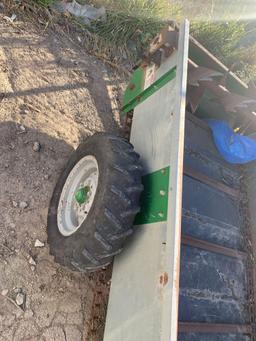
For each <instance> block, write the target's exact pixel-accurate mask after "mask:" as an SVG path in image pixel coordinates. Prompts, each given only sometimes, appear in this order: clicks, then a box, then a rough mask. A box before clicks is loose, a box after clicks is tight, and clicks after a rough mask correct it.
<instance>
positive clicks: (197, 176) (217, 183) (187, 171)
mask: <svg viewBox="0 0 256 341" xmlns="http://www.w3.org/2000/svg"><path fill="white" fill-rule="evenodd" d="M183 172H184V174H185V175H187V176H189V177H191V178H193V179H196V180H198V181H200V182H203V183H204V184H206V185H209V186H211V187H214V188H216V189H217V190H219V191H221V192H224V193H226V194H228V195H231V196H232V197H235V198H238V197H239V191H238V190H237V189H234V188H231V187H229V186H227V185H225V184H223V183H222V182H220V181H217V180H215V179H213V178H210V177H209V176H207V175H205V174H202V173H199V172H197V171H194V170H193V169H191V168H189V167H185V168H184V171H183Z"/></svg>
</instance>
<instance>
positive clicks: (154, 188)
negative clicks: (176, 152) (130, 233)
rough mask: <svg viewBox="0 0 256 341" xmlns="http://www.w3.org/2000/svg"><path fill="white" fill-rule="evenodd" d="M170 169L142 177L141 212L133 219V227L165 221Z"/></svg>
mask: <svg viewBox="0 0 256 341" xmlns="http://www.w3.org/2000/svg"><path fill="white" fill-rule="evenodd" d="M169 174H170V168H169V167H166V168H163V169H160V170H158V171H156V172H154V173H151V174H147V175H144V176H143V177H142V183H143V185H144V191H143V193H142V196H141V203H140V204H141V211H140V212H139V213H138V214H137V216H136V218H135V222H134V224H135V225H141V224H151V223H156V222H159V221H166V220H167V208H168V191H169Z"/></svg>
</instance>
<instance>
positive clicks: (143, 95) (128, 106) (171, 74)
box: [121, 66, 177, 116]
mask: <svg viewBox="0 0 256 341" xmlns="http://www.w3.org/2000/svg"><path fill="white" fill-rule="evenodd" d="M176 69H177V67H176V66H174V67H173V68H172V69H171V70H170V71H168V72H166V73H165V74H164V75H163V76H162V77H160V78H159V79H158V80H157V81H155V82H154V83H153V84H151V85H150V86H149V87H148V88H147V89H145V90H143V91H142V92H140V93H139V94H137V95H136V96H135V97H132V99H131V100H130V102H128V103H127V99H128V95H127V97H126V100H125V101H124V103H125V105H124V106H123V108H122V111H121V116H124V115H125V114H126V113H128V112H129V111H131V110H133V109H134V108H135V107H136V106H137V105H138V104H140V103H142V102H144V101H145V100H146V99H147V98H148V97H150V96H151V95H153V94H154V93H155V92H156V91H158V90H159V89H161V88H162V87H163V86H164V85H166V84H167V83H168V82H170V81H171V80H173V79H174V78H175V77H176Z"/></svg>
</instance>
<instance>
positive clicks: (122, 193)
mask: <svg viewBox="0 0 256 341" xmlns="http://www.w3.org/2000/svg"><path fill="white" fill-rule="evenodd" d="M86 155H93V156H94V157H95V158H96V160H97V162H98V167H99V181H98V188H97V191H96V194H95V198H94V202H93V204H92V207H91V209H90V212H89V214H88V216H87V218H86V220H85V221H84V222H83V224H82V225H81V227H80V228H79V229H78V230H77V231H76V232H75V233H74V234H72V235H71V236H68V237H64V236H63V235H62V234H61V233H60V232H59V229H58V226H57V208H58V203H59V199H60V195H61V191H62V188H63V186H64V184H65V181H66V179H67V177H68V175H69V173H70V172H71V170H72V169H73V167H74V166H75V165H76V163H77V162H78V161H79V160H80V159H81V158H83V157H84V156H86ZM141 173H142V167H141V165H140V164H139V155H138V154H137V153H135V151H134V149H133V146H132V145H131V144H130V143H129V142H128V141H127V140H125V139H124V138H122V137H118V136H113V135H109V134H105V133H97V134H95V135H93V136H91V137H89V138H88V139H87V140H86V142H84V143H83V144H81V145H80V146H79V147H78V148H77V150H76V151H74V152H73V154H72V155H71V158H70V159H69V161H68V164H67V165H66V167H65V169H64V171H63V172H62V174H61V175H60V177H59V180H58V182H57V184H56V187H55V189H54V192H53V195H52V198H51V202H50V208H49V212H48V224H47V225H48V243H49V245H50V253H51V254H52V255H53V256H54V258H55V261H56V262H58V263H60V264H61V265H63V266H66V267H68V268H69V269H71V270H73V271H82V272H90V271H96V270H99V269H101V268H102V267H105V266H106V265H108V264H109V263H111V262H112V259H113V257H114V256H115V255H116V254H118V253H120V252H121V251H122V248H123V246H124V243H125V241H126V239H127V238H128V237H129V236H130V235H131V234H132V233H133V221H134V218H135V215H136V214H137V213H138V211H139V198H140V194H141V192H142V190H143V186H142V184H141Z"/></svg>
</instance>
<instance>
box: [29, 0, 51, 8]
mask: <svg viewBox="0 0 256 341" xmlns="http://www.w3.org/2000/svg"><path fill="white" fill-rule="evenodd" d="M33 1H34V2H35V3H37V4H38V5H41V6H43V7H47V6H50V5H51V4H52V3H53V0H33Z"/></svg>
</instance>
